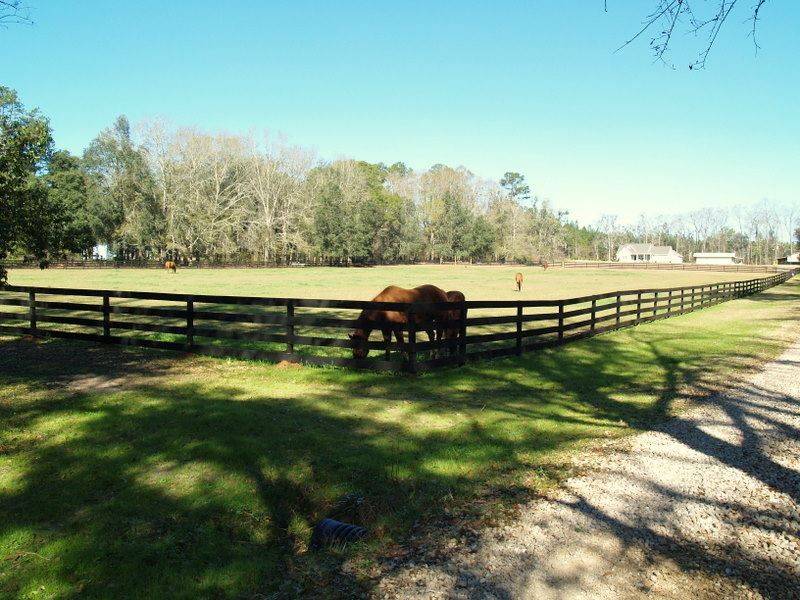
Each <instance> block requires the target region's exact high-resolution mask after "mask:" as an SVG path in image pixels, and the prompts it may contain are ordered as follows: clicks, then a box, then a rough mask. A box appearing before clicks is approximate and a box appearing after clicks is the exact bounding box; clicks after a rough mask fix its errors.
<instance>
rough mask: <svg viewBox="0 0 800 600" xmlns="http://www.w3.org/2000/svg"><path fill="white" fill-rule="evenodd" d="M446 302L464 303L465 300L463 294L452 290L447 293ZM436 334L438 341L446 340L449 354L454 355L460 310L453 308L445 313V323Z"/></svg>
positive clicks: (458, 334) (458, 333)
mask: <svg viewBox="0 0 800 600" xmlns="http://www.w3.org/2000/svg"><path fill="white" fill-rule="evenodd" d="M447 301H448V302H457V303H461V302H464V301H466V298H465V296H464V293H463V292H459V291H458V290H452V291H449V292H447ZM437 333H438V334H439V339H440V340H442V339H445V340H447V347H448V350H449V351H450V354H454V353H455V350H456V340H457V339H458V338H459V337H460V336H461V309H460V308H454V309H453V310H449V311H447V316H446V317H445V321H444V323H443V325H442V326H440V327H439V330H438V331H437Z"/></svg>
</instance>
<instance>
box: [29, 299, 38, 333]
mask: <svg viewBox="0 0 800 600" xmlns="http://www.w3.org/2000/svg"><path fill="white" fill-rule="evenodd" d="M28 315H29V316H30V321H31V335H36V292H28Z"/></svg>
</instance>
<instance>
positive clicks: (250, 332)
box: [0, 269, 799, 372]
mask: <svg viewBox="0 0 800 600" xmlns="http://www.w3.org/2000/svg"><path fill="white" fill-rule="evenodd" d="M798 271H799V270H798V269H793V270H791V271H784V272H781V273H776V274H774V275H770V276H768V277H760V278H755V279H749V280H746V281H730V282H721V283H712V284H704V285H694V286H686V287H674V288H649V289H640V290H624V291H614V292H606V293H602V294H594V295H591V296H582V297H577V298H568V299H560V300H477V301H466V302H463V303H447V302H441V303H432V304H408V303H392V302H370V301H358V300H324V299H320V300H316V299H305V298H263V297H248V296H212V295H203V294H174V293H158V292H133V291H129V292H126V291H114V290H94V289H74V288H50V287H29V286H13V285H12V286H6V287H4V288H0V335H3V334H27V335H32V336H38V337H54V338H70V339H79V340H86V341H94V342H104V343H109V344H122V345H134V346H142V347H147V348H161V349H167V350H179V351H189V352H197V353H202V354H210V355H214V356H233V357H243V358H253V359H262V360H271V361H289V362H305V363H309V364H316V365H336V366H346V367H353V368H365V369H373V370H392V371H401V370H402V371H409V372H417V371H425V370H431V369H435V368H438V367H442V366H447V365H462V364H464V363H465V362H467V361H472V360H480V359H483V358H492V357H500V356H510V355H519V354H522V353H523V352H526V351H530V350H536V349H539V348H544V347H548V346H556V345H560V344H564V343H567V342H569V341H572V340H577V339H583V338H586V337H591V336H594V335H598V334H600V333H605V332H608V331H613V330H616V329H621V328H624V327H630V326H633V325H638V324H640V323H646V322H650V321H654V320H657V319H663V318H666V317H671V316H675V315H681V314H684V313H687V312H692V311H695V310H698V309H701V308H706V307H708V306H712V305H715V304H718V303H720V302H725V301H727V300H732V299H736V298H741V297H744V296H749V295H752V294H756V293H759V292H762V291H764V290H766V289H768V288H770V287H773V286H775V285H778V284H781V283H783V282H785V281H787V280H788V279H790V278H791V277H793V276H794V275H796V274H797V273H798ZM364 309H369V310H381V311H393V312H394V313H396V314H404V315H406V317H407V319H406V322H405V323H404V324H397V323H389V322H387V321H376V322H374V323H372V325H373V326H374V330H373V331H374V333H373V336H372V337H371V338H370V339H369V341H367V342H363V343H359V342H358V341H356V342H354V341H353V340H352V339H351V338H350V337H349V336H348V335H346V334H348V333H351V332H352V331H353V329H354V328H356V327H358V326H360V325H361V324H363V322H360V321H358V316H359V311H361V310H364ZM443 310H447V311H451V314H452V311H456V314H457V315H458V318H457V320H455V321H453V320H450V321H448V322H447V323H446V324H443V323H442V322H441V321H438V320H437V319H435V318H433V317H432V315H435V314H436V311H443ZM487 310H488V311H493V314H489V315H484V314H481V313H482V312H483V311H487ZM496 312H500V313H502V314H494V313H496ZM384 328H386V329H388V328H393V329H395V330H398V331H400V332H402V338H403V340H402V342H399V341H398V340H397V339H396V337H393V338H392V341H391V342H390V343H387V342H386V341H385V340H384V339H383V336H382V335H381V330H382V329H384ZM443 328H444V331H443ZM443 333H444V335H442V334H443ZM375 334H377V335H375ZM354 344H358V345H360V346H361V347H362V348H363V349H365V350H367V351H369V353H370V354H371V355H368V356H366V357H364V358H355V357H354V355H353V347H354Z"/></svg>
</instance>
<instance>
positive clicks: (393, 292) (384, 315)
mask: <svg viewBox="0 0 800 600" xmlns="http://www.w3.org/2000/svg"><path fill="white" fill-rule="evenodd" d="M372 301H373V302H409V303H410V302H447V294H445V293H444V290H442V289H440V288H438V287H436V286H435V285H421V286H419V287H415V288H413V289H410V290H409V289H405V288H401V287H397V286H396V285H390V286H389V287H387V288H386V289H385V290H383V291H382V292H381V293H380V294H378V295H377V296H375V297H374V298H373V299H372ZM447 312H448V311H446V310H441V309H440V310H430V309H421V310H420V311H419V312H415V313H414V322H415V323H422V322H424V321H427V323H426V328H425V331H426V332H427V334H428V339H430V340H431V341H433V340H435V339H436V330H435V329H434V327H433V325H432V324H431V321H443V320H445V319H446V313H447ZM357 322H358V326H357V327H356V329H355V331H353V333H351V334H350V339H351V340H352V341H353V358H365V357H366V356H367V354H369V348H368V347H367V344H366V342H367V341H368V340H369V335H370V333H372V330H373V329H378V328H380V330H381V332H382V333H383V341H384V342H385V344H386V358H387V359H388V358H389V344H390V343H391V341H392V334H394V336H395V338H396V339H397V345H398V346H399V347H400V350H401V351H405V341H404V340H403V326H404V325H406V324H408V315H407V314H406V313H405V312H404V311H398V310H380V309H369V308H365V309H364V310H362V311H361V314H360V315H359V316H358V319H357Z"/></svg>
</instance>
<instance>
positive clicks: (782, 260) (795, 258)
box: [778, 252, 800, 265]
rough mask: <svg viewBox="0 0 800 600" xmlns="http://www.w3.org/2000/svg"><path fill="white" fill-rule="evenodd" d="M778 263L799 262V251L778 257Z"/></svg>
mask: <svg viewBox="0 0 800 600" xmlns="http://www.w3.org/2000/svg"><path fill="white" fill-rule="evenodd" d="M778 264H779V265H796V264H800V252H795V253H794V254H790V255H789V256H784V257H782V258H779V259H778Z"/></svg>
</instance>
